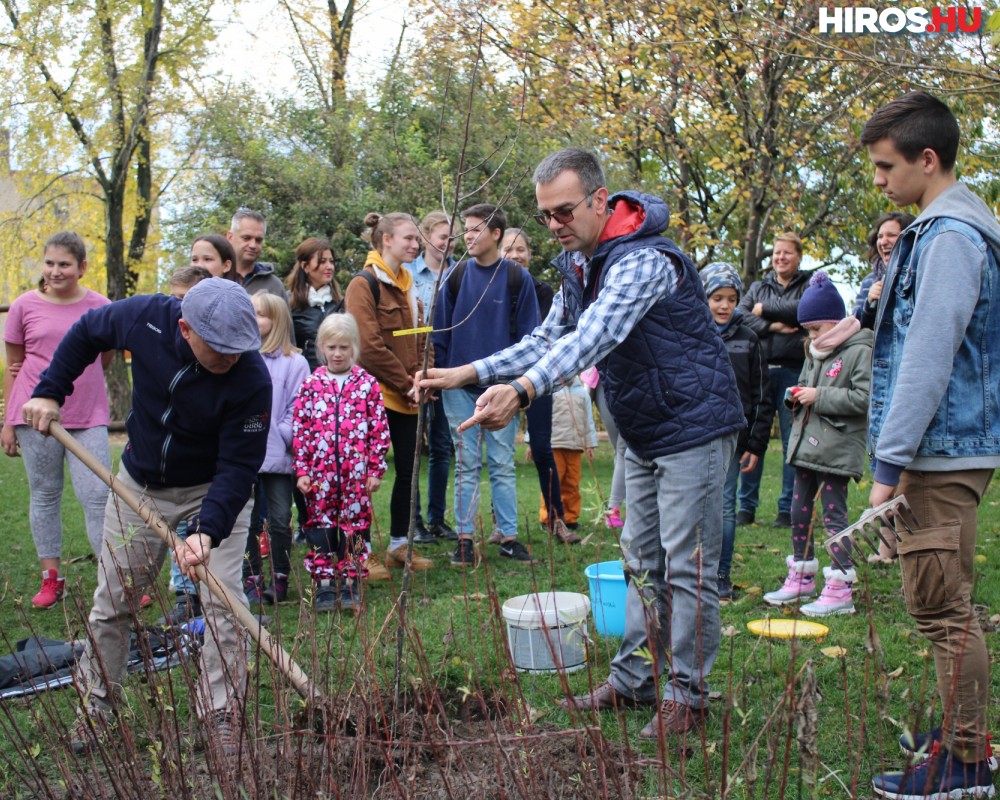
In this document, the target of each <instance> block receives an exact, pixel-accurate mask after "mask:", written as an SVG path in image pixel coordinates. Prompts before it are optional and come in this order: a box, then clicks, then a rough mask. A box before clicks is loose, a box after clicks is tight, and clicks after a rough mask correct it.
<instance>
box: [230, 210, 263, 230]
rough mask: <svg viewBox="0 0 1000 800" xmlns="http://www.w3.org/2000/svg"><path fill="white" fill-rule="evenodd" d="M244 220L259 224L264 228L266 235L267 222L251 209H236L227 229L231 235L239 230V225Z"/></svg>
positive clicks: (261, 215)
mask: <svg viewBox="0 0 1000 800" xmlns="http://www.w3.org/2000/svg"><path fill="white" fill-rule="evenodd" d="M245 219H252V220H253V221H254V222H259V223H260V224H261V225H263V226H264V233H267V220H266V219H264V215H263V214H261V213H260V212H259V211H254V210H253V209H252V208H245V207H244V208H238V209H236V213H235V214H233V219H232V222H230V224H229V229H230V230H231V231H232V232H233V233H236V231H238V230H239V229H240V223H241V222H242V221H243V220H245Z"/></svg>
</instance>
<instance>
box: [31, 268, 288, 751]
mask: <svg viewBox="0 0 1000 800" xmlns="http://www.w3.org/2000/svg"><path fill="white" fill-rule="evenodd" d="M259 348H260V334H259V332H258V329H257V322H256V317H255V314H254V309H253V305H252V304H251V303H250V297H249V295H247V293H246V291H244V290H243V289H242V288H241V287H240V286H239V285H238V284H236V283H234V282H232V281H226V280H223V279H221V278H211V279H208V280H204V281H202V282H201V283H198V284H197V285H195V286H194V287H192V289H191V290H190V291H189V292H188V293H187V295H186V296H185V297H184V300H183V301H180V300H178V299H177V298H174V297H167V296H165V295H150V296H137V297H131V298H128V299H127V300H120V301H118V302H116V303H112V304H111V305H108V306H104V307H102V308H99V309H94V310H92V311H91V312H89V313H87V314H85V315H84V316H83V317H81V318H80V320H79V321H78V322H77V323H76V324H75V325H74V326H73V327H72V328H71V329H70V331H69V333H67V334H66V337H65V338H64V339H63V341H62V343H61V344H60V345H59V347H58V349H57V350H56V353H55V355H54V356H53V358H52V363H51V365H50V366H49V368H48V369H47V370H46V371H45V372H44V373H42V376H41V380H40V381H39V383H38V385H37V386H36V387H35V391H34V393H33V395H32V399H31V400H30V401H29V402H28V403H26V404H25V405H24V411H23V415H24V419H25V423H26V424H28V425H31V426H32V427H33V428H35V429H36V430H38V431H40V432H41V433H46V432H47V431H48V426H49V423H50V422H51V421H53V420H56V421H57V420H58V419H59V406H60V405H61V404H62V402H63V401H64V400H65V399H66V397H67V396H68V395H69V394H70V393H71V392H72V391H73V380H74V378H76V377H77V376H78V375H79V374H80V372H81V371H82V370H83V369H84V367H85V366H86V365H87V364H89V363H91V362H92V361H93V360H94V358H96V356H97V354H98V353H102V352H104V351H106V350H121V349H127V350H130V351H131V352H132V385H133V389H132V412H131V413H130V414H129V416H128V419H127V420H126V423H125V424H126V429H127V431H128V443H127V444H126V445H125V451H124V452H123V454H122V463H121V467H120V469H119V472H118V476H117V478H116V480H117V481H119V482H120V483H121V484H122V485H123V486H126V487H128V488H130V489H132V490H133V491H134V492H136V494H138V495H140V496H141V497H142V498H143V499H145V500H148V502H149V503H150V504H151V505H152V506H153V507H154V508H155V509H156V510H157V511H158V512H159V513H160V514H161V515H162V516H163V519H164V521H165V522H166V524H167V525H169V526H170V528H171V529H175V528H176V527H177V524H178V523H179V522H180V521H181V520H184V521H186V522H187V529H188V532H189V535H188V538H187V541H186V542H180V543H179V544H178V546H177V548H176V550H175V553H174V558H175V559H176V560H177V563H178V564H179V565H180V567H181V569H183V570H186V571H188V572H189V573H193V568H194V566H195V565H197V564H204V565H206V566H207V565H208V564H209V561H211V568H212V571H213V572H214V573H215V575H216V576H217V577H218V578H219V580H220V581H221V582H222V583H224V584H226V586H227V587H228V588H229V590H230V591H231V592H233V593H234V594H235V595H236V596H237V597H242V598H243V602H244V603H245V602H246V597H245V595H244V594H243V589H242V586H241V570H242V560H243V553H244V549H245V546H246V539H247V528H248V525H249V521H250V509H251V505H252V502H251V500H250V497H251V490H252V488H253V484H254V481H255V480H256V477H257V471H258V469H259V468H260V465H261V463H262V461H263V459H264V451H265V448H266V445H267V430H268V424H269V418H270V411H271V380H270V377H269V376H268V372H267V369H266V367H265V366H264V363H263V360H262V359H261V356H260V354H259V352H258V350H259ZM167 549H168V548H167V545H166V544H164V543H163V541H162V540H161V539H160V538H159V537H158V536H157V535H156V533H155V532H154V531H153V530H151V529H150V528H148V527H146V525H145V523H144V522H143V521H142V519H141V517H139V515H138V514H136V513H135V512H133V511H132V510H131V509H129V508H127V507H126V506H124V504H120V503H118V502H117V501H116V498H115V496H114V495H113V494H112V495H111V496H110V497H109V499H108V505H107V510H106V513H105V519H104V544H103V547H102V551H101V558H100V563H99V566H98V579H97V591H96V592H95V593H94V607H93V609H92V610H91V612H90V622H89V628H90V631H89V634H90V635H89V638H88V641H87V648H86V652H85V654H84V656H83V659H82V660H81V662H80V666H79V668H78V673H77V683H78V685H79V688H80V690H81V697H83V698H84V699H85V701H86V707H85V708H84V709H83V710H82V712H81V714H80V717H79V718H78V720H77V722H76V725H75V726H74V729H73V731H72V733H71V741H70V743H71V745H72V748H73V750H75V751H76V752H77V753H86V752H88V751H90V750H92V749H94V748H95V746H96V744H97V742H98V740H99V739H100V738H102V737H107V736H111V735H113V734H112V733H111V731H112V729H113V726H114V720H115V715H116V713H117V711H118V708H119V700H120V697H119V695H120V690H121V685H120V682H121V679H122V677H123V675H124V674H125V664H126V657H127V653H128V641H129V623H130V619H131V614H130V608H132V607H134V606H135V604H136V600H137V598H138V597H140V596H141V595H142V593H143V591H144V590H145V589H146V588H147V587H149V586H150V585H151V584H152V583H153V582H154V581H155V579H156V576H157V575H158V574H159V571H160V567H161V566H162V564H163V559H164V558H165V556H166V551H167ZM192 577H193V574H192ZM201 601H202V604H203V608H204V609H205V620H206V631H205V644H204V647H203V648H202V650H201V669H200V680H201V686H200V687H199V689H200V691H199V692H198V694H199V696H198V698H197V702H196V706H197V709H198V714H199V716H200V717H201V718H202V719H203V720H204V721H205V722H206V723H207V724H208V725H210V726H211V727H212V736H210V737H209V738H210V741H212V742H213V745H214V746H217V747H218V748H219V749H218V752H219V753H222V754H223V755H224V756H225V757H227V758H232V757H233V756H235V755H236V754H237V753H238V750H239V744H238V743H239V741H240V728H239V725H240V715H239V714H238V711H237V710H238V709H239V708H240V700H241V695H242V691H243V689H244V684H245V681H246V675H245V672H246V668H245V663H246V658H245V656H242V655H241V654H240V653H239V640H238V636H237V632H236V628H235V622H234V620H233V619H232V617H231V615H230V614H229V612H228V611H226V610H225V607H224V606H223V605H221V603H219V602H218V601H216V600H215V598H214V597H213V596H212V594H211V593H210V592H208V590H207V589H206V588H204V587H203V588H202V590H201Z"/></svg>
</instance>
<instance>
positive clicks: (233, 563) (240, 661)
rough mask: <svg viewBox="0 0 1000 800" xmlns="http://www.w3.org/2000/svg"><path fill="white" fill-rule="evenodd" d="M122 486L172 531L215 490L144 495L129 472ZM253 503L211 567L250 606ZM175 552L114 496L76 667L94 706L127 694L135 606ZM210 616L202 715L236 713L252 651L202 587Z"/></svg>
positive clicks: (121, 476)
mask: <svg viewBox="0 0 1000 800" xmlns="http://www.w3.org/2000/svg"><path fill="white" fill-rule="evenodd" d="M116 480H118V481H119V482H120V483H121V484H122V485H123V486H126V487H128V488H130V489H132V491H134V492H136V494H138V495H140V497H142V499H143V500H144V501H145V502H147V503H148V504H149V505H150V506H151V507H152V508H154V509H155V510H156V511H158V512H159V513H160V514H161V515H162V516H163V519H164V521H165V522H166V524H167V525H168V526H170V528H171V530H173V529H176V527H177V523H178V522H180V521H181V520H182V519H187V518H189V517H191V516H192V515H193V514H195V513H196V512H197V511H198V510H199V509H200V508H201V503H202V500H204V498H205V495H206V494H207V492H208V487H209V484H207V483H206V484H201V485H199V486H185V487H179V488H175V489H145V488H144V487H142V486H139V485H138V484H137V483H136V482H135V481H134V480H133V479H132V476H131V475H129V474H128V472H126V471H125V468H124V467H122V468H120V469H119V472H118V475H117V478H116ZM252 506H253V501H252V500H250V501H248V502H247V504H246V506H244V508H243V510H242V511H241V512H240V515H239V517H237V519H236V524H235V525H234V526H233V531H232V533H231V534H230V535H229V537H228V538H227V539H225V540H223V542H222V544H221V545H219V546H218V547H217V548H215V549H214V550H212V555H211V558H210V559H209V569H211V570H212V572H213V573H214V574H215V575H216V577H218V579H219V580H220V581H221V582H222V583H224V584H225V585H226V587H227V588H229V590H230V591H231V592H233V593H234V594H235V595H236V596H237V597H238V598H240V601H241V602H242V603H243V604H244V605H246V604H247V599H246V595H245V594H244V593H243V586H242V574H243V573H242V569H243V553H244V551H245V550H246V543H247V531H248V529H249V525H250V511H251V508H252ZM168 550H169V548H168V547H167V545H166V544H165V543H164V542H163V541H162V540H161V539H160V537H159V536H157V535H156V533H155V532H154V531H153V530H151V529H150V528H148V527H146V524H145V523H144V522H143V521H142V518H141V517H140V516H139V515H138V514H136V513H135V512H134V511H133V510H132V509H130V508H129V507H128V506H126V505H125V504H124V503H123V502H121V501H120V500H118V498H117V496H116V495H114V494H111V495H110V497H109V498H108V502H107V506H106V509H105V516H104V544H103V545H102V548H101V558H100V561H99V563H98V568H97V573H98V574H97V590H96V591H95V592H94V607H93V609H92V610H91V612H90V620H89V629H90V630H89V636H88V638H87V647H86V650H85V652H84V655H83V658H82V659H81V660H80V665H79V667H78V668H77V682H78V684H79V685H80V687H81V690H82V691H83V694H84V697H85V698H86V700H87V702H88V703H89V704H90V705H91V706H93V707H96V708H98V709H99V710H101V711H108V710H110V709H111V708H112V706H113V705H114V703H115V702H116V700H117V696H118V693H119V692H120V691H121V681H122V678H123V677H124V675H125V664H126V661H127V659H128V640H129V627H130V623H131V614H130V607H131V608H134V609H137V608H138V604H139V598H140V597H141V596H142V594H143V593H144V592H145V591H146V589H147V588H148V587H149V586H150V585H151V584H152V583H153V582H154V581H155V580H156V578H157V576H158V575H159V572H160V568H161V567H162V566H163V559H164V558H166V557H167V556H168V555H169V553H168ZM199 591H200V594H201V602H202V608H203V609H204V614H205V644H204V646H203V647H202V649H201V665H200V667H201V669H200V687H199V694H200V697H198V698H197V702H196V704H195V705H196V707H197V708H198V713H199V716H201V717H205V716H207V715H209V714H211V712H213V711H221V710H224V709H227V708H231V707H232V705H233V703H234V702H236V701H238V700H239V699H240V698H241V697H242V695H243V692H244V690H245V684H246V661H247V654H246V652H244V650H245V648H243V647H242V646H241V637H240V636H239V634H238V632H237V629H236V621H235V619H234V618H233V617H232V615H231V614H230V613H229V611H227V610H226V609H225V607H224V606H223V605H222V604H221V603H220V602H219V601H217V600H216V599H215V598H214V597H213V596H212V594H211V593H210V592H209V591H208V589H207V588H206V587H204V586H199Z"/></svg>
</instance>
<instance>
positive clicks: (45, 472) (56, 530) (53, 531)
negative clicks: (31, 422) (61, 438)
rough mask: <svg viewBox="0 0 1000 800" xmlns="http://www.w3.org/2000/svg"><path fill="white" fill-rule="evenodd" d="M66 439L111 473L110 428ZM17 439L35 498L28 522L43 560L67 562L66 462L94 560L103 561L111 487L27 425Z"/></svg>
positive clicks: (19, 429)
mask: <svg viewBox="0 0 1000 800" xmlns="http://www.w3.org/2000/svg"><path fill="white" fill-rule="evenodd" d="M67 433H69V435H70V436H72V437H73V438H74V439H76V440H77V441H78V442H79V443H80V444H81V445H83V446H84V447H85V448H87V450H89V451H90V452H91V453H93V454H94V456H95V457H96V458H97V460H98V461H100V462H101V463H102V464H103V465H104V466H105V467H107V468H108V469H111V449H110V446H109V445H108V429H107V426H105V425H99V426H97V427H95V428H74V429H72V430H68V431H67ZM14 435H15V436H16V437H17V443H18V444H19V445H21V457H22V458H23V459H24V470H25V472H26V473H27V475H28V489H29V490H30V492H31V502H30V504H29V507H28V518H29V520H30V522H31V535H32V537H33V538H34V540H35V550H36V551H37V553H38V557H39V558H40V559H42V558H61V557H62V539H63V529H62V496H63V461H64V460H65V462H66V463H67V464H68V465H69V477H70V480H71V481H72V482H73V491H74V492H75V493H76V499H77V500H78V501H79V502H80V505H81V506H82V507H83V519H84V523H85V524H86V526H87V538H88V539H89V540H90V547H91V549H92V550H93V551H94V555H96V556H99V555H100V554H101V536H102V534H103V531H104V507H105V504H106V503H107V500H108V487H107V486H106V485H105V484H104V481H102V480H101V479H100V478H98V477H97V476H96V475H95V474H94V473H93V472H91V471H90V470H89V469H88V468H87V467H86V465H85V464H84V463H83V462H82V461H80V460H79V459H78V458H77V457H76V456H74V455H73V454H72V453H70V452H68V451H67V450H66V448H65V447H63V446H62V445H61V444H59V442H58V441H56V439H55V438H53V437H52V436H43V435H42V434H40V433H39V432H38V431H36V430H33V429H32V428H29V427H28V426H27V425H15V426H14Z"/></svg>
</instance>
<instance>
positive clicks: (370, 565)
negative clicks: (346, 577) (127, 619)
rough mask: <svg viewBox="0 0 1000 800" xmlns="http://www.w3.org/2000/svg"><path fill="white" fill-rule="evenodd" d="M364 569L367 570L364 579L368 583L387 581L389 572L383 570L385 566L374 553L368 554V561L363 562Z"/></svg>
mask: <svg viewBox="0 0 1000 800" xmlns="http://www.w3.org/2000/svg"><path fill="white" fill-rule="evenodd" d="M365 569H367V570H368V575H367V576H365V577H366V579H367V580H369V581H387V580H389V570H387V569H386V568H385V564H383V563H382V562H381V561H379V560H378V557H377V556H376V555H375V554H374V553H370V554H369V556H368V560H367V561H365Z"/></svg>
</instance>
